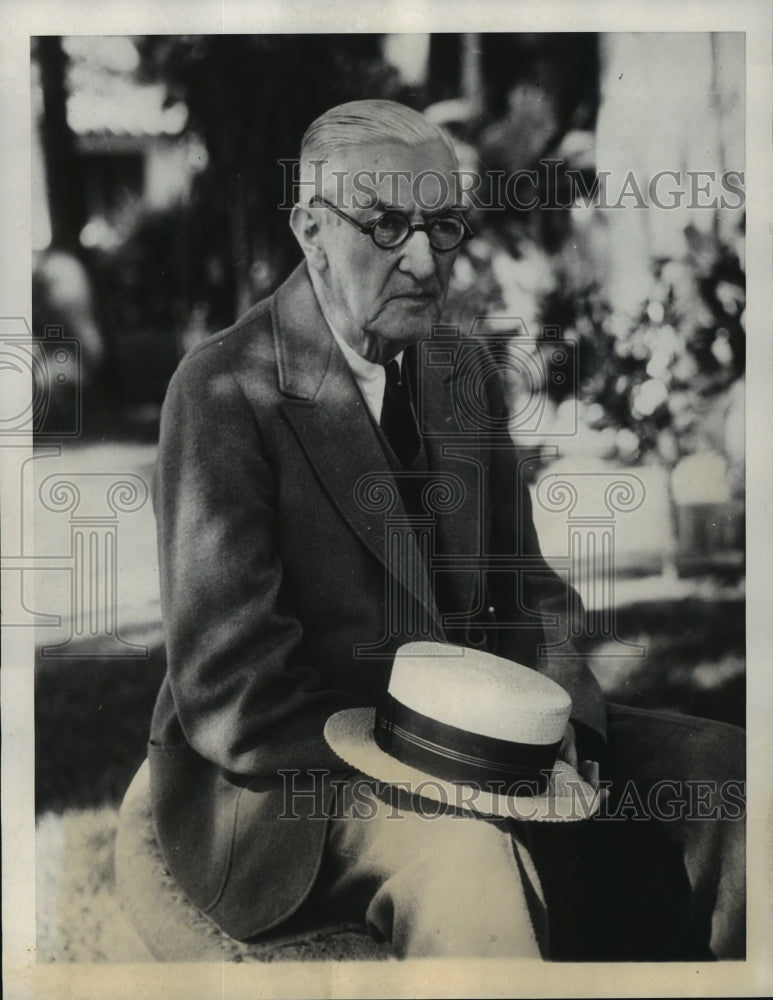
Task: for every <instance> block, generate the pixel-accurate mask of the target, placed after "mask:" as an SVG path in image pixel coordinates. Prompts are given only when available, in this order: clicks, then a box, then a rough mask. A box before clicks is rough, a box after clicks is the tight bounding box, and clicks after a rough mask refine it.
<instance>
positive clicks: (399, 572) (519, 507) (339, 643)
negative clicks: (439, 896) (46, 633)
mask: <svg viewBox="0 0 773 1000" xmlns="http://www.w3.org/2000/svg"><path fill="white" fill-rule="evenodd" d="M433 349H434V348H433ZM476 349H477V348H476ZM483 350H484V349H483V348H481V351H483ZM409 353H411V354H414V352H409ZM418 357H419V355H418V354H415V356H414V363H415V365H416V370H417V372H418V374H417V392H418V396H419V398H418V400H417V406H418V408H419V410H420V422H421V426H422V429H423V431H425V448H426V466H427V468H428V470H429V473H430V478H431V477H432V475H434V476H436V477H437V490H436V492H435V495H434V499H428V503H429V506H430V508H431V510H430V513H429V515H428V521H427V522H426V525H429V528H428V531H425V534H424V538H425V548H424V552H423V557H420V556H419V544H420V543H419V542H418V541H417V539H418V537H419V536H418V535H417V533H416V532H414V531H411V530H407V531H406V530H405V529H404V528H401V524H403V522H401V520H400V517H401V514H404V509H403V507H402V500H401V498H400V494H399V491H398V490H396V489H395V488H394V485H395V483H396V482H397V480H396V478H395V471H394V470H395V466H394V463H393V461H392V460H390V453H389V449H388V447H387V446H386V445H385V442H384V440H383V438H382V437H381V434H380V431H379V429H378V427H377V426H376V424H375V423H374V421H373V420H372V418H371V416H370V413H369V411H368V408H367V406H366V404H365V402H364V400H363V397H362V396H361V394H360V391H359V389H358V387H357V385H356V383H355V381H354V378H353V376H352V373H351V371H350V369H349V367H348V365H347V363H346V361H345V359H344V357H343V354H342V353H341V351H340V349H339V348H338V346H337V345H336V343H335V340H334V339H333V337H332V335H331V333H330V331H329V329H328V327H327V325H326V323H325V320H324V319H323V316H322V314H321V312H320V310H319V306H318V304H317V300H316V297H315V295H314V292H313V289H312V286H311V282H310V279H309V276H308V273H307V270H306V267H305V265H301V266H300V267H299V268H298V269H297V270H296V271H295V272H294V273H293V274H292V275H291V276H290V278H289V279H288V280H287V281H286V282H285V284H284V285H282V286H281V287H280V288H279V289H278V291H277V292H276V293H275V294H274V295H273V296H272V297H271V298H269V299H267V300H265V301H264V302H262V303H260V304H258V305H256V306H255V307H254V308H253V309H251V310H250V312H248V313H247V314H246V315H245V316H244V317H243V318H242V319H241V320H239V321H238V322H237V323H236V324H235V325H234V326H233V327H231V328H230V329H229V330H226V331H225V332H224V333H221V334H218V335H216V336H214V337H211V338H209V339H208V340H207V341H205V342H204V343H202V344H200V345H198V346H197V347H195V348H194V349H192V350H191V351H190V352H189V353H188V354H187V355H186V357H185V358H184V359H183V361H182V362H181V364H180V366H179V368H178V370H177V372H176V373H175V375H174V377H173V378H172V381H171V383H170V386H169V390H168V394H167V398H166V401H165V404H164V408H163V415H162V421H161V435H160V446H159V455H158V465H157V470H156V478H155V483H154V503H155V510H156V516H157V522H158V537H159V553H160V563H159V565H160V574H161V597H162V611H163V618H164V623H165V630H166V642H167V654H168V670H167V675H166V678H165V680H164V682H163V685H162V688H161V691H160V693H159V696H158V700H157V704H156V708H155V712H154V716H153V721H152V729H151V738H150V746H149V761H150V772H151V791H152V800H153V810H154V818H155V823H156V829H157V833H158V838H159V841H160V844H161V847H162V850H163V852H164V855H165V859H166V861H167V864H168V866H169V868H170V870H171V872H172V873H173V875H174V876H175V878H176V879H177V881H178V882H179V884H180V885H181V886H182V887H183V889H184V890H185V892H186V893H187V894H188V895H189V897H190V898H191V899H192V900H193V902H194V903H196V905H197V906H198V907H199V908H200V909H201V910H203V911H204V912H206V913H207V914H209V915H210V916H211V917H212V918H213V919H214V920H215V921H216V922H217V923H218V924H219V925H220V926H221V927H222V928H223V929H224V930H226V931H227V932H228V933H230V934H231V935H232V936H234V937H236V938H240V939H244V938H248V937H251V936H253V935H256V934H259V933H261V932H263V931H266V930H268V929H269V928H271V927H273V926H276V925H277V924H279V923H281V921H282V920H284V919H285V918H287V917H288V916H289V915H291V914H292V913H293V912H294V911H295V910H296V909H297V908H298V906H299V905H300V904H301V902H302V901H303V900H304V899H305V898H306V897H307V895H308V893H309V891H310V889H311V887H312V886H313V884H314V879H315V876H316V873H317V871H318V868H319V864H320V860H321V855H322V849H323V845H324V838H325V829H326V824H325V820H324V819H321V818H320V816H321V815H322V814H323V813H324V801H323V799H324V797H325V795H326V791H325V787H326V786H324V783H323V782H322V781H321V780H320V772H321V771H327V772H329V775H330V776H333V777H338V776H341V775H345V774H347V773H348V772H349V771H350V769H349V768H348V767H347V765H345V764H344V762H343V761H341V760H340V759H339V758H338V757H337V756H336V755H335V754H334V753H333V752H332V751H331V750H330V749H329V747H328V746H327V744H326V743H325V740H324V737H323V726H324V722H325V720H326V718H327V717H328V715H330V714H331V713H332V712H333V711H336V710H338V709H341V708H345V707H349V706H357V705H372V704H374V703H375V701H376V700H377V699H378V697H379V695H380V694H381V693H383V692H384V691H385V689H386V687H387V683H388V676H389V669H390V666H391V662H392V657H393V655H394V652H395V649H396V648H397V647H398V646H399V645H400V644H402V643H403V642H407V641H411V640H413V639H416V638H417V637H420V635H424V636H429V637H431V638H435V639H440V640H443V639H445V640H447V641H451V642H457V643H459V644H466V645H477V646H482V645H483V646H485V647H486V648H488V649H490V650H491V651H493V652H497V653H499V654H500V655H504V656H506V657H509V658H511V659H514V660H517V661H520V662H521V663H526V664H527V665H529V666H532V667H534V668H536V669H539V670H541V671H544V672H546V673H548V674H549V675H550V676H552V677H554V678H555V679H556V680H558V681H559V682H560V683H562V684H563V685H564V687H565V688H566V689H567V690H568V691H569V693H570V695H571V697H572V700H573V718H574V719H575V721H576V722H578V723H579V724H580V726H581V727H582V726H585V727H587V728H588V731H595V732H596V733H599V734H603V732H604V725H605V713H604V705H603V699H602V695H601V692H600V691H599V688H598V686H597V685H596V683H595V681H594V680H593V678H592V675H591V674H590V673H589V672H588V671H587V669H586V668H585V667H584V666H583V665H582V663H581V662H580V661H579V660H576V659H572V658H566V657H562V658H560V659H551V657H550V656H549V655H540V646H541V645H543V644H544V642H545V638H546V635H548V636H549V635H551V634H552V635H553V636H554V637H556V638H560V637H561V635H562V630H563V634H564V635H565V634H566V599H567V598H566V587H565V585H564V584H563V583H562V582H561V581H560V580H559V578H558V577H557V576H556V575H555V574H554V573H552V572H551V571H550V570H549V569H548V567H547V564H546V563H545V562H544V560H543V559H542V556H541V555H540V552H539V547H538V544H537V539H536V534H535V530H534V526H533V522H532V514H531V506H530V499H529V492H528V490H527V489H526V487H525V486H524V485H523V484H522V482H521V479H520V477H519V474H518V467H517V457H516V452H515V451H514V449H513V448H512V447H511V446H510V445H509V444H508V443H507V442H506V441H503V435H502V434H501V433H498V432H497V433H494V431H493V430H492V428H493V429H494V430H496V429H497V428H498V429H499V430H500V431H501V429H502V427H504V426H505V425H504V424H503V411H502V407H503V399H502V395H501V390H500V388H499V387H498V384H497V381H496V379H495V378H494V377H493V375H492V372H491V366H489V369H488V370H487V372H488V373H487V374H486V377H485V378H482V379H478V380H477V381H474V382H473V383H470V382H469V378H470V364H471V358H472V357H473V355H472V354H470V352H469V351H467V350H466V351H465V354H464V358H465V360H464V365H460V363H459V359H460V357H461V355H460V354H459V346H458V344H456V343H454V342H451V343H449V344H446V345H445V346H443V345H441V351H440V353H439V354H438V353H437V352H436V353H435V354H434V355H433V356H432V358H431V359H430V361H431V363H426V362H427V356H426V355H421V358H420V360H421V363H419V361H418V360H417V358H418ZM462 367H463V368H464V372H463V373H462V374H461V375H460V368H462ZM462 375H463V377H464V378H465V379H467V380H468V382H467V384H475V385H477V386H479V387H483V391H484V395H485V398H486V406H487V407H488V408H489V409H490V412H491V414H492V419H491V421H490V422H488V423H487V421H486V420H472V421H470V420H469V419H467V418H466V417H465V413H464V412H463V411H464V406H462V409H461V410H460V399H463V393H462V394H460V393H459V391H458V386H456V388H455V379H458V378H460V377H462ZM455 394H456V395H455ZM476 400H477V402H476V406H477V405H479V404H480V400H478V399H477V397H476ZM468 402H469V401H468ZM469 412H470V411H468V415H469ZM473 415H474V414H473ZM438 490H439V492H438ZM425 496H428V495H427V494H425ZM444 497H445V499H444ZM426 525H425V527H426ZM427 539H429V541H427ZM397 550H399V552H400V553H402V554H401V555H398V557H396V556H395V552H397ZM519 559H520V560H521V561H520V563H518V560H519ZM516 563H517V564H518V565H516ZM519 566H520V567H521V568H520V569H519V568H518V567H519ZM546 612H550V613H554V612H555V614H553V617H550V614H548V615H547V617H546ZM541 616H542V617H541ZM544 652H545V651H544V650H543V654H544ZM310 770H313V771H315V772H316V778H315V777H314V775H311V776H310V775H309V771H310ZM289 788H293V789H294V791H295V792H296V793H298V792H301V793H303V792H304V791H308V792H309V793H310V794H296V795H295V797H294V799H293V802H292V803H291V804H290V807H289V808H288V802H287V791H288V789H289ZM312 793H313V794H312ZM293 815H295V816H297V817H298V818H296V819H293V818H291V817H292V816H293Z"/></svg>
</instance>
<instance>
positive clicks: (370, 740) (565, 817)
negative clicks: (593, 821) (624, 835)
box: [324, 708, 600, 823]
mask: <svg viewBox="0 0 773 1000" xmlns="http://www.w3.org/2000/svg"><path fill="white" fill-rule="evenodd" d="M375 717H376V710H375V708H348V709H345V710H343V711H341V712H336V713H335V715H331V716H330V718H329V719H328V720H327V722H326V723H325V730H324V732H325V739H326V740H327V742H328V744H329V745H330V747H331V748H332V749H333V750H334V751H335V752H336V753H337V754H338V756H339V757H341V758H342V759H343V760H345V761H346V763H347V764H349V765H351V766H352V767H356V768H357V770H358V771H361V772H363V773H364V774H367V775H368V776H369V777H371V778H376V779H377V780H378V781H382V782H384V783H385V784H389V785H398V786H402V787H404V788H407V789H409V790H410V792H411V794H413V795H417V796H419V797H420V798H422V799H425V800H429V801H431V802H433V803H438V804H441V805H443V806H449V807H452V808H456V809H461V810H464V811H465V812H469V813H472V814H475V815H480V816H487V817H499V818H508V819H517V820H533V821H537V822H543V823H544V822H552V823H567V822H572V821H576V820H584V819H590V817H591V816H593V815H594V813H596V812H597V811H598V808H599V798H600V796H599V792H598V791H597V790H596V789H594V788H593V787H592V786H591V785H589V784H588V783H587V782H586V781H584V780H583V779H582V778H581V777H580V775H579V773H578V772H577V771H576V770H575V768H573V767H572V766H571V765H570V764H567V763H566V762H565V761H562V760H557V761H556V762H555V765H554V766H553V770H552V772H551V775H550V779H549V781H548V785H547V788H546V790H545V791H544V792H543V793H541V794H539V795H504V794H495V793H492V792H487V791H484V790H483V789H480V788H475V787H473V786H471V785H465V784H462V783H458V784H457V783H454V782H450V781H446V780H443V779H442V778H437V777H435V776H434V775H432V774H429V773H428V772H425V771H420V770H419V769H418V768H415V767H411V766H410V765H408V764H403V763H402V762H401V761H399V760H396V759H395V758H394V757H391V756H390V755H389V754H388V753H385V752H384V751H383V750H382V749H381V748H380V747H378V746H377V745H376V741H375V739H374V737H373V726H374V722H375Z"/></svg>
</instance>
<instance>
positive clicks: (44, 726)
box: [35, 645, 165, 814]
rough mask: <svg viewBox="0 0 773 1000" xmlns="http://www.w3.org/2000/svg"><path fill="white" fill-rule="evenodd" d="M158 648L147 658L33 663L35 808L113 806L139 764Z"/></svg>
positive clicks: (158, 668)
mask: <svg viewBox="0 0 773 1000" xmlns="http://www.w3.org/2000/svg"><path fill="white" fill-rule="evenodd" d="M164 669H165V655H164V649H163V646H162V645H155V646H152V647H151V648H150V655H149V657H148V659H143V660H137V659H125V660H121V659H115V658H107V657H106V658H104V659H101V658H93V659H91V658H83V659H69V658H68V659H61V660H51V659H45V658H41V657H38V660H37V663H36V666H35V772H36V781H35V807H36V810H37V812H38V814H41V813H42V812H45V811H46V810H52V811H54V812H62V811H63V810H64V809H66V808H69V809H84V808H88V807H93V806H102V805H116V806H117V805H118V804H119V803H120V802H121V800H122V798H123V796H124V793H125V792H126V789H127V787H128V785H129V782H130V781H131V779H132V777H133V776H134V773H135V771H136V770H137V768H138V767H139V766H140V764H141V763H142V761H143V759H144V757H145V752H146V747H147V740H148V732H149V729H150V717H151V713H152V711H153V705H154V702H155V699H156V694H157V692H158V689H159V687H160V685H161V680H162V678H163V676H164Z"/></svg>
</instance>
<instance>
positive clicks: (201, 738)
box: [153, 347, 355, 776]
mask: <svg viewBox="0 0 773 1000" xmlns="http://www.w3.org/2000/svg"><path fill="white" fill-rule="evenodd" d="M212 350H217V347H214V348H205V349H204V350H203V351H199V352H196V353H195V355H193V356H188V357H187V358H186V359H185V360H184V361H183V363H182V364H181V366H180V368H179V369H178V371H177V373H176V374H175V376H174V377H173V379H172V381H171V383H170V386H169V389H168V392H167V397H166V400H165V403H164V407H163V411H162V419H161V430H160V440H159V454H158V462H157V467H156V477H155V481H154V507H155V513H156V521H157V529H158V545H159V568H160V590H161V602H162V612H163V618H164V624H165V630H166V644H167V682H168V687H169V689H170V691H171V698H172V700H173V704H174V708H173V711H169V712H168V713H167V715H168V719H167V720H161V721H157V720H154V725H155V732H154V734H153V738H154V739H155V741H157V742H160V743H164V742H167V743H169V742H172V743H173V742H174V740H175V739H177V740H179V739H180V733H179V729H181V730H182V735H183V736H184V738H185V740H186V741H187V743H188V744H189V745H190V746H192V747H193V749H194V750H196V751H197V753H199V754H200V755H201V756H203V757H205V758H207V759H209V760H211V761H213V762H215V763H217V764H218V765H219V766H220V767H222V768H224V769H226V770H227V771H230V772H234V773H237V774H247V775H251V776H254V775H260V774H264V775H270V774H274V773H275V772H276V770H277V768H279V767H288V766H292V767H299V768H302V769H303V768H308V767H316V768H324V767H328V768H331V769H333V770H338V771H340V770H342V767H343V765H342V763H341V761H340V759H339V758H338V757H337V756H336V755H335V754H334V753H333V752H332V751H331V750H330V749H329V748H328V746H327V744H326V742H325V740H324V737H323V735H322V730H323V726H324V722H325V720H326V718H327V717H328V716H329V715H330V714H331V713H332V712H333V711H336V710H337V709H339V708H343V707H347V706H348V705H350V704H353V703H355V702H354V701H353V698H352V697H351V695H349V694H348V693H347V692H345V691H338V690H329V689H325V687H324V685H323V684H322V681H321V679H320V677H319V676H318V674H317V673H316V671H315V670H314V669H312V668H311V667H310V666H303V665H295V664H294V661H293V652H294V651H295V650H296V649H297V647H298V645H299V641H300V638H301V633H302V629H301V624H300V622H299V621H298V620H297V618H295V617H294V616H293V615H292V614H291V613H290V611H289V610H288V609H287V608H286V607H283V599H282V591H281V582H282V564H281V560H280V555H279V552H278V550H277V544H276V537H277V532H276V525H277V517H278V512H277V506H276V481H275V471H274V470H273V468H272V463H271V462H270V461H269V458H268V456H267V453H266V449H265V447H264V444H263V441H262V438H261V433H260V428H259V427H258V426H257V423H256V418H255V414H254V411H253V409H252V408H251V407H250V406H249V405H248V404H247V402H246V400H245V399H244V398H243V395H242V392H241V389H240V387H239V385H238V384H237V382H236V380H235V378H234V377H233V375H232V374H231V373H230V372H229V371H228V369H227V368H221V369H220V370H218V369H217V368H216V367H215V368H214V369H213V365H212V357H211V351H212ZM291 664H293V665H291ZM158 711H159V710H158V708H157V714H158ZM176 727H179V728H178V729H177V731H176V732H175V728H176Z"/></svg>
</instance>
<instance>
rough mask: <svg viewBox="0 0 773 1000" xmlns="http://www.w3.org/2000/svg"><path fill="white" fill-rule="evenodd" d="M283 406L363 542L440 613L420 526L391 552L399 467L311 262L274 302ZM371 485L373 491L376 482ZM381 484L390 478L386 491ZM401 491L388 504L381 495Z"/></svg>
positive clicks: (399, 512)
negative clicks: (312, 275) (325, 307)
mask: <svg viewBox="0 0 773 1000" xmlns="http://www.w3.org/2000/svg"><path fill="white" fill-rule="evenodd" d="M272 310H273V314H272V318H273V327H274V338H275V344H276V355H277V359H278V367H279V388H280V391H281V392H282V395H283V397H284V399H283V400H282V403H281V406H282V409H283V411H284V413H285V414H286V416H287V419H288V420H289V422H290V424H291V426H292V428H293V430H294V432H295V434H296V436H297V437H298V440H299V442H300V444H301V446H302V447H303V449H304V452H305V454H306V457H307V459H308V461H309V463H310V464H311V465H312V467H313V468H314V470H315V472H316V474H317V477H318V478H319V480H320V482H321V483H322V486H323V488H324V489H325V490H326V492H327V493H328V495H329V497H330V498H331V500H332V501H333V503H334V504H335V506H336V507H337V509H338V511H339V512H340V514H341V515H342V517H343V518H344V520H345V521H346V522H347V523H348V524H349V526H350V527H351V528H352V530H353V531H354V532H355V534H356V535H357V536H358V537H359V538H360V540H361V541H362V542H363V544H364V545H365V546H366V547H367V548H368V549H369V550H370V551H371V552H372V553H373V555H374V556H376V558H377V559H379V561H380V562H381V563H383V564H384V565H385V566H386V567H387V568H388V569H389V570H390V571H391V572H392V573H393V575H394V576H395V577H396V578H397V579H398V580H399V581H400V582H401V583H402V584H403V585H404V586H405V587H406V588H407V589H408V591H409V592H410V593H411V594H413V595H414V596H415V597H416V598H417V599H418V600H419V601H421V602H422V604H424V606H425V607H426V608H427V610H428V611H429V613H430V615H431V616H432V618H433V619H434V620H435V621H436V622H437V621H438V612H437V608H436V607H435V604H434V601H433V600H432V598H431V588H430V586H429V580H428V577H427V573H426V569H425V567H424V566H423V563H422V559H421V556H420V555H419V551H418V546H417V544H416V540H415V537H414V535H413V532H409V533H408V535H407V537H406V538H405V544H406V546H407V552H406V553H405V555H406V558H397V559H394V558H392V559H388V555H387V519H388V518H395V519H397V518H400V517H402V518H405V517H406V511H405V508H404V506H403V503H402V500H401V499H400V496H399V492H398V491H397V488H396V486H395V481H394V476H393V473H392V468H391V466H390V465H389V462H388V460H387V457H386V454H385V452H384V449H383V447H382V446H381V442H380V440H379V436H378V433H377V431H376V429H375V427H374V425H373V422H372V420H371V417H370V414H369V412H368V410H367V406H366V404H365V402H364V400H363V398H362V396H361V394H360V392H359V390H358V388H357V385H356V383H355V380H354V377H353V375H352V373H351V370H350V369H349V366H348V365H347V363H346V359H345V358H344V356H343V354H342V353H341V351H340V350H339V348H338V346H337V344H336V343H335V340H334V339H333V336H332V334H331V333H330V330H329V328H328V326H327V323H326V322H325V319H324V317H323V316H322V313H321V311H320V309H319V305H318V304H317V300H316V296H315V294H314V290H313V288H312V285H311V281H310V280H309V277H308V274H307V272H306V267H305V265H301V266H300V267H298V268H297V269H296V270H295V271H294V272H293V274H292V275H291V276H290V278H289V279H288V280H287V281H286V282H285V284H284V285H282V286H281V287H280V288H279V289H278V290H277V292H276V294H275V296H274V300H273V306H272ZM369 484H371V489H370V491H368V485H369ZM379 484H382V489H381V493H379ZM390 493H391V495H392V496H393V502H391V503H387V506H386V509H384V508H383V507H381V506H379V504H378V502H377V501H378V498H379V496H382V497H385V496H387V495H388V494H390Z"/></svg>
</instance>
